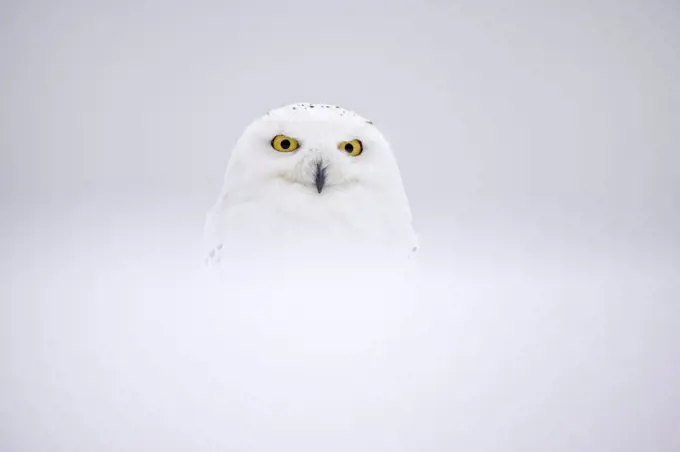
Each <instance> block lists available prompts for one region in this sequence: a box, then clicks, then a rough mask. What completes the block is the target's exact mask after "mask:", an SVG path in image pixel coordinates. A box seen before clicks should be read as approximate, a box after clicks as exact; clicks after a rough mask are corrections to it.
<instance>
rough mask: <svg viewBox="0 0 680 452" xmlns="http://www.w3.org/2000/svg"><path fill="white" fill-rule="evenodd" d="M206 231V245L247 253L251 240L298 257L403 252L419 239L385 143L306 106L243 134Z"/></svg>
mask: <svg viewBox="0 0 680 452" xmlns="http://www.w3.org/2000/svg"><path fill="white" fill-rule="evenodd" d="M207 230H210V231H212V232H211V233H210V234H208V235H210V236H218V237H220V238H219V240H214V241H213V242H215V243H222V242H223V241H224V240H230V241H231V242H232V244H233V243H234V242H238V243H236V245H235V246H239V247H241V248H243V249H244V250H245V251H244V254H252V249H253V248H254V246H253V245H252V244H256V245H257V248H259V249H265V250H266V251H267V252H268V253H269V252H270V251H271V250H272V249H276V250H279V249H281V248H282V247H285V249H287V250H291V249H292V250H295V252H296V253H297V254H300V255H303V256H304V255H306V254H317V255H318V253H307V252H306V250H309V249H310V248H311V249H318V248H322V249H324V250H325V253H326V254H328V253H329V250H330V248H331V247H332V248H334V250H335V251H336V252H335V253H334V254H342V253H344V252H345V251H346V250H348V249H350V248H353V249H354V250H361V253H357V255H359V254H361V255H364V254H366V252H365V251H366V250H368V249H371V248H376V249H380V250H382V249H384V248H387V249H393V248H394V249H397V250H399V252H401V251H402V250H405V251H407V252H409V251H411V249H412V248H413V245H414V244H415V242H416V240H415V235H414V232H413V229H412V227H411V211H410V207H409V203H408V199H407V197H406V194H405V191H404V188H403V185H402V180H401V175H400V173H399V168H398V166H397V163H396V160H395V158H394V156H393V154H392V150H391V149H390V145H389V144H388V142H387V140H386V139H385V137H384V136H383V135H382V134H381V133H380V131H379V130H378V129H377V128H376V127H375V126H374V125H373V124H372V123H371V121H368V120H366V119H365V118H363V117H361V116H359V115H358V114H356V113H353V112H351V111H348V110H345V109H343V108H340V107H336V106H332V105H323V104H307V103H298V104H292V105H287V106H285V107H281V108H277V109H274V110H272V111H270V112H269V113H267V114H266V115H264V116H263V117H261V118H259V119H257V120H255V121H254V122H252V123H251V124H250V125H249V126H248V127H247V128H246V130H245V131H244V132H243V134H242V136H241V137H240V138H239V140H238V141H237V143H236V146H235V147H234V149H233V151H232V155H231V158H230V160H229V164H228V165H227V170H226V174H225V178H224V186H223V189H222V193H221V195H220V198H219V199H218V201H217V203H216V205H215V207H214V208H213V210H212V213H211V214H210V215H209V221H208V227H207ZM319 244H321V246H319ZM303 250H305V251H303ZM338 252H340V253H338ZM279 254H286V255H288V254H287V253H279Z"/></svg>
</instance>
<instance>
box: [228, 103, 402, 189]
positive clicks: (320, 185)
mask: <svg viewBox="0 0 680 452" xmlns="http://www.w3.org/2000/svg"><path fill="white" fill-rule="evenodd" d="M227 173H228V177H229V179H231V181H232V182H233V184H234V185H235V184H239V185H244V184H256V185H258V186H261V185H262V184H267V183H269V184H278V185H290V186H293V187H297V188H305V189H307V190H308V191H309V193H310V194H312V193H313V194H314V195H315V196H331V193H333V192H338V191H345V192H346V191H348V190H352V188H353V187H359V186H363V187H364V188H367V187H372V188H373V189H375V190H378V191H380V192H389V191H390V189H391V188H393V189H394V190H395V191H400V190H401V176H400V173H399V169H398V167H397V164H396V161H395V159H394V157H393V154H392V151H391V149H390V146H389V144H388V142H387V140H386V139H385V138H384V137H383V135H382V134H381V133H380V131H379V130H378V129H377V127H375V126H374V125H373V123H372V122H371V121H368V120H366V119H365V118H363V117H361V116H359V115H358V114H356V113H353V112H351V111H348V110H345V109H343V108H341V107H337V106H334V105H324V104H309V103H298V104H292V105H287V106H284V107H281V108H277V109H275V110H272V111H270V112H269V113H268V114H266V115H265V116H263V117H261V118H259V119H257V120H255V121H254V122H253V123H251V124H250V125H249V126H248V127H247V129H246V130H245V132H244V133H243V135H242V136H241V138H240V139H239V140H238V142H237V144H236V147H235V149H234V151H233V153H232V157H231V160H230V163H229V167H228V169H227Z"/></svg>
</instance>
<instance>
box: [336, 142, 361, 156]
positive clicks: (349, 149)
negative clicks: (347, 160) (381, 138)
mask: <svg viewBox="0 0 680 452" xmlns="http://www.w3.org/2000/svg"><path fill="white" fill-rule="evenodd" d="M338 149H340V150H341V151H345V152H346V153H348V154H349V155H351V156H352V157H356V156H357V155H359V154H361V151H363V150H364V147H363V146H362V144H361V141H359V140H352V141H343V142H342V143H340V144H338Z"/></svg>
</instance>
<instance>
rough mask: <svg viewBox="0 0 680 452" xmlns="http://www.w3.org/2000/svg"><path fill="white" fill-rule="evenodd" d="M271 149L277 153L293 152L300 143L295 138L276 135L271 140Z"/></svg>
mask: <svg viewBox="0 0 680 452" xmlns="http://www.w3.org/2000/svg"><path fill="white" fill-rule="evenodd" d="M272 147H273V148H274V149H276V150H277V151H279V152H293V151H294V150H296V149H297V148H299V147H300V143H298V140H296V139H295V138H291V137H287V136H285V135H276V136H275V137H274V138H272Z"/></svg>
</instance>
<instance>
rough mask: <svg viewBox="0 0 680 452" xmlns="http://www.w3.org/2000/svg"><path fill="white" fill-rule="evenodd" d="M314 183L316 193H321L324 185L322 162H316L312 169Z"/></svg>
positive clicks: (324, 172) (324, 169)
mask: <svg viewBox="0 0 680 452" xmlns="http://www.w3.org/2000/svg"><path fill="white" fill-rule="evenodd" d="M314 183H315V184H316V191H318V192H319V193H321V191H322V190H323V186H324V185H326V167H325V166H324V165H323V162H316V166H315V167H314Z"/></svg>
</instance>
